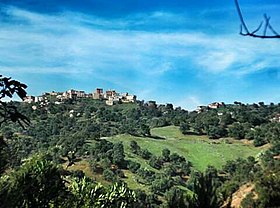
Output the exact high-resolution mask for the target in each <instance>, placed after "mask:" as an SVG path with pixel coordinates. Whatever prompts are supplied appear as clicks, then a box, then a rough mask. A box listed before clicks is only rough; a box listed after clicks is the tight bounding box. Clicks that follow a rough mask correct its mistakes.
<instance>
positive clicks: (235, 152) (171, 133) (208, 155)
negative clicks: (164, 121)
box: [107, 126, 263, 171]
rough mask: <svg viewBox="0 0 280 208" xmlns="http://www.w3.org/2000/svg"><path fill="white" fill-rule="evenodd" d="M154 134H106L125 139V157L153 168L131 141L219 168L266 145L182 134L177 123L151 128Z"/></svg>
mask: <svg viewBox="0 0 280 208" xmlns="http://www.w3.org/2000/svg"><path fill="white" fill-rule="evenodd" d="M151 133H152V137H136V136H131V135H127V134H122V135H117V136H114V137H110V138H107V139H108V140H109V141H111V142H120V141H121V142H123V144H124V147H125V153H126V158H127V159H131V160H135V161H137V162H139V163H140V164H141V166H142V167H149V168H151V167H150V166H149V165H148V164H147V162H146V161H145V160H143V159H141V158H139V157H138V156H136V155H133V154H132V153H131V151H130V148H129V144H130V142H131V141H132V140H134V141H136V142H137V143H138V145H139V146H140V147H141V148H145V149H148V150H149V151H150V152H151V153H153V154H155V155H158V156H159V155H160V154H161V152H162V150H163V149H164V148H168V149H169V150H170V151H171V153H175V152H176V153H177V154H179V155H182V156H184V157H185V158H186V159H187V160H189V161H190V162H191V163H192V164H193V166H194V168H195V169H197V170H201V171H203V170H205V169H206V167H207V166H208V165H212V166H214V167H216V168H222V166H223V165H224V164H225V163H226V161H228V160H234V159H237V158H239V157H240V158H247V157H248V156H254V157H256V156H257V155H258V154H259V153H260V152H261V151H262V150H263V149H262V148H256V147H254V146H253V145H252V144H250V143H244V142H243V141H237V140H231V139H219V140H209V139H208V138H207V136H196V135H183V134H182V133H181V132H180V130H179V129H178V127H175V126H168V127H161V128H155V129H152V131H151Z"/></svg>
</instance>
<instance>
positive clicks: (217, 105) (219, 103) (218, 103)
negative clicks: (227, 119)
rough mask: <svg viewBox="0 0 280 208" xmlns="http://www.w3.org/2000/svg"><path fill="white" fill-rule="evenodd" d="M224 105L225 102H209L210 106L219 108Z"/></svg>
mask: <svg viewBox="0 0 280 208" xmlns="http://www.w3.org/2000/svg"><path fill="white" fill-rule="evenodd" d="M224 106H225V103H224V102H214V103H211V104H209V105H208V108H210V109H217V108H220V107H224Z"/></svg>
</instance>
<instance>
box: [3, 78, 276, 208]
mask: <svg viewBox="0 0 280 208" xmlns="http://www.w3.org/2000/svg"><path fill="white" fill-rule="evenodd" d="M0 78H1V79H0V87H1V88H2V90H1V92H0V93H1V97H0V98H1V103H0V104H1V108H0V116H1V129H0V132H1V133H0V148H1V149H0V176H1V177H0V202H1V203H0V207H170V208H171V207H172V208H173V207H198V208H204V207H205V208H206V207H213V208H214V207H231V206H232V202H233V201H234V195H235V193H236V192H238V191H239V190H240V189H241V188H242V187H244V186H245V187H247V188H248V187H249V188H250V191H249V192H248V193H247V194H246V196H245V197H244V198H242V201H241V203H240V207H248V208H249V207H279V206H280V187H279V183H280V165H279V163H280V120H279V118H280V103H278V104H277V103H270V104H265V103H264V102H259V103H253V104H244V103H241V102H238V101H236V102H234V103H232V104H225V105H224V106H222V107H220V108H217V109H211V108H209V107H207V106H206V107H204V108H202V109H201V110H200V111H187V110H184V109H182V108H180V107H176V108H174V106H173V105H172V104H170V103H169V104H165V105H163V104H160V105H148V104H147V103H145V101H137V102H136V103H129V104H117V105H114V106H107V105H105V102H104V101H102V100H93V99H91V98H83V99H68V100H66V101H65V102H63V103H60V104H55V98H54V97H52V96H51V95H49V97H48V102H41V103H40V102H38V103H24V102H17V101H10V102H5V101H3V100H4V98H5V97H13V96H15V95H16V94H17V95H18V96H19V97H20V98H24V97H25V96H26V92H25V88H26V85H24V84H22V83H20V82H17V81H15V80H12V79H9V78H6V77H2V76H1V77H0ZM170 127H172V128H173V129H177V130H178V132H177V134H180V138H179V139H178V140H174V142H176V143H179V142H180V140H184V139H185V140H187V139H188V138H193V140H191V142H194V143H195V142H200V141H202V140H201V138H203V142H204V143H207V144H211V145H215V144H217V145H218V144H220V143H225V144H226V145H228V146H233V145H234V144H236V143H238V144H242V145H243V146H244V145H245V144H244V142H247V143H248V145H250V147H251V148H256V149H255V150H262V151H261V152H260V154H258V155H250V156H248V157H238V158H235V159H232V160H228V161H225V162H224V163H222V165H221V167H215V166H214V165H208V166H207V167H206V168H200V169H199V168H197V165H196V164H195V163H194V161H193V160H192V158H191V157H187V156H188V155H187V154H185V153H184V151H182V152H180V154H179V153H178V152H176V151H174V149H172V147H171V146H170V148H169V147H168V146H164V148H162V149H161V146H158V148H157V149H156V150H153V149H151V146H152V144H154V143H155V144H159V142H165V141H168V139H169V138H173V139H174V138H175V137H174V135H173V136H172V135H171V136H170V135H168V133H170V134H171V133H172V132H171V131H167V133H165V134H155V132H156V130H158V131H159V130H160V131H162V130H163V129H164V128H167V129H168V128H170ZM127 138H129V140H128V139H127ZM175 139H176V138H175ZM196 140H197V141H196ZM172 141H173V140H172ZM144 144H145V145H144ZM163 144H165V143H163ZM179 144H181V143H179ZM182 144H183V143H182ZM199 145H200V143H199ZM201 145H202V144H201ZM182 146H183V145H182ZM207 154H208V153H207V152H205V155H206V156H207ZM207 160H209V161H210V160H211V158H209V159H207ZM80 164H84V165H86V166H87V169H86V170H85V169H83V168H79V167H80V166H79V165H80ZM209 164H210V163H209ZM128 179H131V180H132V179H133V182H131V181H130V182H129V180H128Z"/></svg>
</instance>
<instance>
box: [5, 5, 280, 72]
mask: <svg viewBox="0 0 280 208" xmlns="http://www.w3.org/2000/svg"><path fill="white" fill-rule="evenodd" d="M7 13H8V14H9V15H10V17H11V20H10V22H8V23H7V22H5V23H1V22H0V25H1V33H0V49H1V50H0V57H1V60H0V70H2V71H7V70H8V69H9V70H16V71H17V72H19V71H21V72H23V73H26V72H28V71H29V72H32V73H49V72H53V73H65V74H69V73H72V74H78V73H85V72H87V73H95V74H99V75H98V76H100V77H102V76H103V77H105V76H106V74H107V73H109V72H110V73H112V74H114V73H118V74H120V73H123V72H125V73H127V72H129V71H132V72H135V73H139V74H140V75H145V76H154V77H158V76H161V75H164V74H165V73H167V72H170V71H172V70H176V68H178V67H181V66H185V68H188V67H189V65H190V64H193V67H192V68H197V69H198V70H200V71H201V72H203V73H204V72H206V73H214V74H215V73H228V72H230V73H231V74H237V75H240V76H241V75H244V74H248V73H254V72H255V71H256V70H263V69H265V68H266V67H267V66H269V65H273V66H275V67H279V66H280V62H279V61H278V60H277V59H276V57H279V55H280V51H279V50H278V45H277V44H275V42H272V41H267V42H263V41H259V40H255V39H248V38H245V37H239V36H238V35H234V36H226V35H224V36H222V35H220V36H213V35H207V34H202V33H197V32H195V33H193V32H169V33H165V32H147V31H130V30H128V31H127V30H125V29H123V30H121V29H118V30H115V29H114V28H115V26H116V25H117V26H118V27H122V26H123V27H126V26H127V25H130V24H133V22H132V20H133V19H135V18H136V17H128V18H125V19H117V20H112V21H109V20H106V19H101V18H97V17H91V16H86V15H82V14H76V13H62V14H57V15H45V14H38V13H33V12H29V11H25V10H20V9H17V8H8V9H7ZM151 17H152V18H156V19H160V18H163V19H166V17H172V18H175V19H180V18H181V17H180V16H178V15H173V14H168V13H162V12H157V13H153V14H151ZM137 18H139V19H141V16H138V17H137ZM181 19H182V18H181ZM272 54H273V55H272ZM260 59H263V60H260ZM244 66H247V67H246V68H245V67H244ZM253 67H254V68H253Z"/></svg>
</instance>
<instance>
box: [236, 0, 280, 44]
mask: <svg viewBox="0 0 280 208" xmlns="http://www.w3.org/2000/svg"><path fill="white" fill-rule="evenodd" d="M234 2H235V6H236V9H237V13H238V16H239V18H240V22H241V24H240V35H243V36H250V37H254V38H263V39H264V38H266V39H267V38H280V35H279V34H278V33H277V32H276V31H275V30H274V28H273V27H272V25H271V24H270V22H269V21H270V17H268V16H267V15H266V14H264V24H263V21H262V22H261V23H260V24H259V26H258V27H257V28H256V29H255V30H254V31H252V32H251V31H250V30H249V28H248V27H247V25H246V23H245V21H244V18H243V15H242V12H241V9H240V6H239V3H238V0H235V1H234ZM262 28H263V34H262V35H260V34H258V32H259V31H260V29H262ZM268 30H269V31H270V32H271V33H272V34H273V35H267V31H268Z"/></svg>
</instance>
